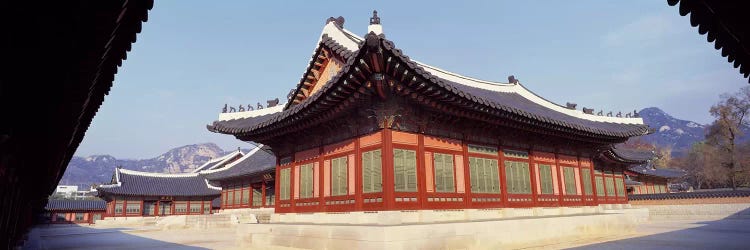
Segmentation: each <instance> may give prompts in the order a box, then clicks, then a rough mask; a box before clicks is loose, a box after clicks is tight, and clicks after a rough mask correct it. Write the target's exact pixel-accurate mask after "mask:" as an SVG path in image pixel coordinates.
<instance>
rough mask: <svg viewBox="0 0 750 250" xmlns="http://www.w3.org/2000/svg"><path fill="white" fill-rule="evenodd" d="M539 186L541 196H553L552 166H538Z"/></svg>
mask: <svg viewBox="0 0 750 250" xmlns="http://www.w3.org/2000/svg"><path fill="white" fill-rule="evenodd" d="M539 182H540V183H539V184H540V186H541V188H542V190H540V191H541V194H554V193H555V187H554V186H553V185H554V184H553V181H552V166H551V165H546V164H542V165H539Z"/></svg>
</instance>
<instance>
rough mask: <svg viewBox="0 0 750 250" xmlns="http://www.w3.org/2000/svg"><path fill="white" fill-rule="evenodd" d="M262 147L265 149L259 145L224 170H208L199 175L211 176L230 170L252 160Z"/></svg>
mask: <svg viewBox="0 0 750 250" xmlns="http://www.w3.org/2000/svg"><path fill="white" fill-rule="evenodd" d="M261 147H263V144H258V145H257V146H256V147H255V148H254V149H252V150H250V152H248V153H247V154H245V155H243V156H242V157H241V158H239V159H237V160H236V161H233V162H231V163H229V164H227V165H226V167H223V168H220V169H208V170H204V171H200V172H199V173H200V174H210V173H216V172H220V171H224V170H227V169H230V168H232V167H234V166H236V165H237V164H239V163H240V162H242V161H244V160H247V159H248V158H250V157H252V156H253V155H255V154H256V153H258V151H260V148H261Z"/></svg>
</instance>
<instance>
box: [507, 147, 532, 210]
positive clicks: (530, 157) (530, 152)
mask: <svg viewBox="0 0 750 250" xmlns="http://www.w3.org/2000/svg"><path fill="white" fill-rule="evenodd" d="M528 160H529V178H531V182H529V183H531V203H532V204H533V205H532V206H534V207H538V206H539V200H538V197H537V196H538V192H539V188H538V187H537V185H538V183H537V178H536V177H537V176H538V173H537V171H536V164H537V163H536V161H535V160H534V150H531V149H529V159H528ZM498 165H500V164H498Z"/></svg>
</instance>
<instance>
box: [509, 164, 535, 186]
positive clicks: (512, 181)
mask: <svg viewBox="0 0 750 250" xmlns="http://www.w3.org/2000/svg"><path fill="white" fill-rule="evenodd" d="M505 183H506V185H507V186H508V193H510V194H531V175H530V174H529V163H528V162H520V161H505Z"/></svg>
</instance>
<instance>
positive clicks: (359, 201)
mask: <svg viewBox="0 0 750 250" xmlns="http://www.w3.org/2000/svg"><path fill="white" fill-rule="evenodd" d="M357 134H359V133H357ZM359 142H360V138H359V136H358V137H357V138H354V173H347V174H350V175H354V186H353V187H349V189H352V188H353V189H354V210H355V211H362V210H364V208H363V206H364V203H365V202H364V199H363V198H362V193H363V191H362V150H360V148H359ZM381 156H382V154H381ZM347 178H348V177H347Z"/></svg>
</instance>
